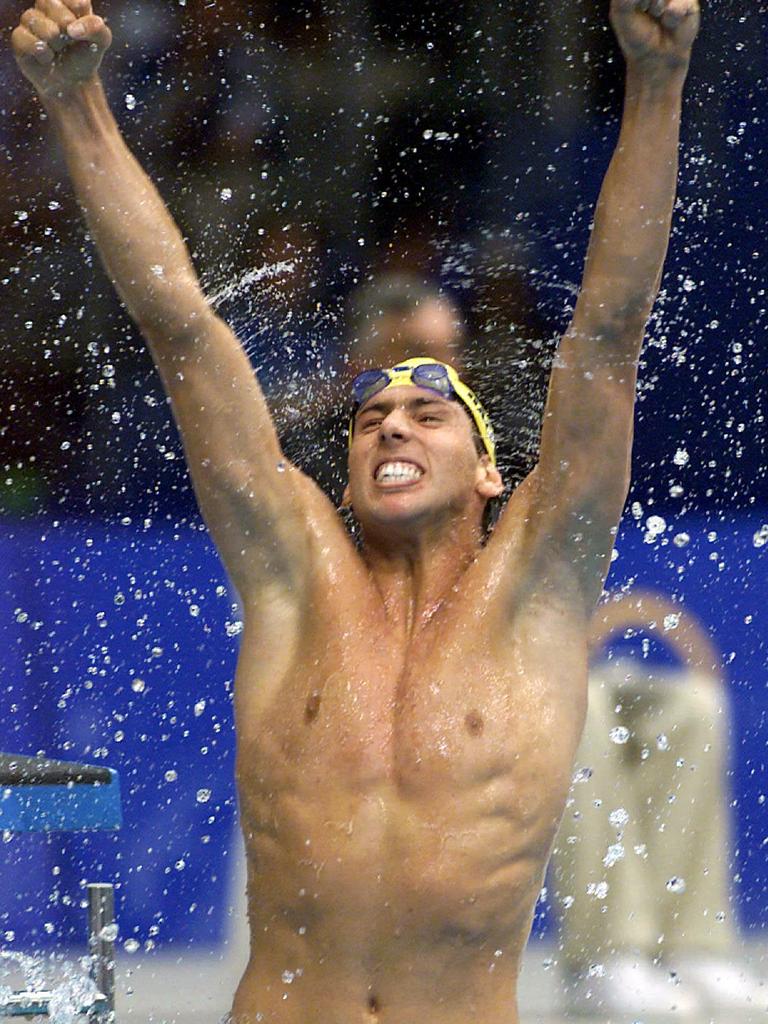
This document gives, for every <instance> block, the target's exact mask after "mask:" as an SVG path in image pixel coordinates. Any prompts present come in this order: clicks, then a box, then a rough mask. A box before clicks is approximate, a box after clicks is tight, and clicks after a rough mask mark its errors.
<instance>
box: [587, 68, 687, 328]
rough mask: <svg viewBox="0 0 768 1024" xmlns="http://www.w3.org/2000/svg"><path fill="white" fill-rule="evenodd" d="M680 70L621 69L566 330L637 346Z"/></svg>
mask: <svg viewBox="0 0 768 1024" xmlns="http://www.w3.org/2000/svg"><path fill="white" fill-rule="evenodd" d="M683 80H684V78H683V76H682V75H677V76H675V77H673V78H671V79H669V80H668V81H665V82H657V81H654V80H653V76H644V75H642V74H641V73H639V72H637V71H634V70H633V69H632V68H631V67H630V68H629V69H628V71H627V84H626V96H625V105H624V116H623V119H622V127H621V133H620V136H619V141H618V144H617V147H616V151H615V153H614V156H613V158H612V160H611V164H610V167H609V169H608V172H607V174H606V176H605V180H604V182H603V187H602V189H601V192H600V198H599V200H598V204H597V209H596V212H595V219H594V227H593V229H592V237H591V240H590V245H589V251H588V254H587V261H586V267H585V271H584V279H583V283H582V288H581V292H580V295H579V299H578V302H577V307H576V311H575V314H574V324H573V328H572V329H573V331H574V333H577V334H578V333H580V334H586V335H588V336H589V337H591V338H595V337H596V335H600V336H602V335H604V334H610V335H611V336H614V337H615V336H620V337H622V338H624V339H627V340H631V342H632V344H633V345H635V344H636V345H637V346H638V347H639V345H640V342H641V341H642V334H643V330H644V327H645V323H646V321H647V319H648V316H649V314H650V311H651V307H652V305H653V302H654V299H655V297H656V294H657V292H658V287H659V281H660V279H661V272H662V267H663V263H664V258H665V255H666V251H667V245H668V241H669V232H670V225H671V220H672V210H673V206H674V201H675V189H676V184H677V171H678V147H679V134H680V109H681V97H682V85H683Z"/></svg>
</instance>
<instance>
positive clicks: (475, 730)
mask: <svg viewBox="0 0 768 1024" xmlns="http://www.w3.org/2000/svg"><path fill="white" fill-rule="evenodd" d="M464 725H465V726H466V727H467V732H468V733H469V735H470V736H480V735H482V732H483V729H485V722H484V721H483V716H482V715H481V714H480V712H479V711H470V712H469V713H468V714H467V715H465V717H464Z"/></svg>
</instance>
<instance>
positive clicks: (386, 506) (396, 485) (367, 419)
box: [345, 387, 502, 529]
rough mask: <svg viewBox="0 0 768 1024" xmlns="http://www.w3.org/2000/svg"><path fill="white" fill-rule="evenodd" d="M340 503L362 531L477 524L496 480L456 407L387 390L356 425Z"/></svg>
mask: <svg viewBox="0 0 768 1024" xmlns="http://www.w3.org/2000/svg"><path fill="white" fill-rule="evenodd" d="M349 481H350V482H349V487H348V488H347V494H346V495H345V497H346V499H347V500H348V501H349V503H350V504H351V505H352V507H353V508H354V510H355V515H356V517H357V519H358V520H359V521H360V523H361V524H362V525H363V527H364V528H366V527H371V528H378V529H386V528H387V527H391V528H398V527H403V526H418V525H419V524H421V523H424V524H427V523H439V522H441V521H443V520H450V519H455V518H456V517H458V516H465V515H470V516H477V518H478V521H479V520H480V519H482V512H483V508H484V506H485V502H486V501H487V500H488V499H489V498H491V497H495V496H496V495H497V494H500V493H501V490H502V486H501V478H500V477H499V474H498V472H497V471H496V470H495V469H494V468H493V467H492V466H490V465H489V460H488V458H487V456H484V457H481V456H479V455H478V454H477V449H476V447H475V442H474V438H473V433H472V424H471V421H470V417H469V415H468V414H467V413H466V412H465V410H464V407H463V406H462V405H461V403H459V402H455V401H448V400H447V399H444V398H441V397H440V396H439V395H437V394H436V393H435V392H433V391H430V390H428V389H426V388H416V387H397V388H389V389H387V390H385V391H382V392H380V393H379V394H378V395H374V396H373V398H371V399H370V400H369V401H368V402H367V403H366V404H365V405H364V406H363V407H362V408H361V409H360V410H358V413H357V416H356V418H355V430H354V436H353V440H352V447H351V449H350V455H349Z"/></svg>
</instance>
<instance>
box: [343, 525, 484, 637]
mask: <svg viewBox="0 0 768 1024" xmlns="http://www.w3.org/2000/svg"><path fill="white" fill-rule="evenodd" d="M481 546H482V531H481V528H480V526H479V524H475V523H471V522H469V521H468V519H467V518H462V519H461V520H458V521H457V520H455V519H454V520H453V521H452V522H451V523H450V524H449V525H448V526H446V527H444V528H443V529H439V528H432V529H430V530H418V529H413V528H411V529H410V530H403V532H402V534H397V535H393V534H392V532H387V533H386V535H385V534H384V532H383V531H370V530H369V531H366V533H365V534H364V544H363V557H364V558H365V561H366V564H367V565H368V568H369V570H370V572H371V576H372V577H373V581H374V583H375V585H376V587H377V589H378V591H379V593H380V594H381V597H382V601H383V603H384V608H385V611H386V614H387V618H388V619H389V620H390V621H391V622H392V624H393V625H394V626H395V627H397V628H399V629H401V630H403V631H404V632H405V634H406V636H412V635H413V634H415V633H416V632H418V630H419V629H420V628H421V627H422V626H424V625H426V623H427V622H429V620H430V619H431V617H432V615H433V614H434V613H435V612H436V611H437V609H438V608H439V607H440V606H441V605H442V604H443V602H444V601H445V599H446V598H447V597H448V595H449V594H450V593H451V591H452V590H453V589H454V587H455V586H456V584H457V583H458V582H459V580H460V579H461V577H462V576H463V575H464V573H465V572H466V570H467V568H468V567H469V566H470V565H471V563H472V562H473V561H474V559H475V558H476V557H477V554H478V552H479V551H480V548H481Z"/></svg>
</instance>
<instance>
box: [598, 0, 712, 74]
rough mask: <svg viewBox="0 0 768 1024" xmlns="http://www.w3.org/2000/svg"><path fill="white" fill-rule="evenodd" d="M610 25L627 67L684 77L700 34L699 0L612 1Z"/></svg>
mask: <svg viewBox="0 0 768 1024" xmlns="http://www.w3.org/2000/svg"><path fill="white" fill-rule="evenodd" d="M611 23H612V24H613V28H614V31H615V32H616V35H617V37H618V40H619V44H620V45H621V48H622V50H623V51H624V56H625V57H626V60H627V64H628V65H630V66H634V67H637V68H639V69H641V70H643V71H646V70H647V71H648V72H649V73H652V74H653V75H654V76H659V75H663V76H666V75H680V74H681V73H682V75H683V76H684V75H685V72H686V71H687V70H688V62H689V60H690V57H691V48H692V46H693V41H694V39H695V38H696V35H697V33H698V31H699V0H611Z"/></svg>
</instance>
